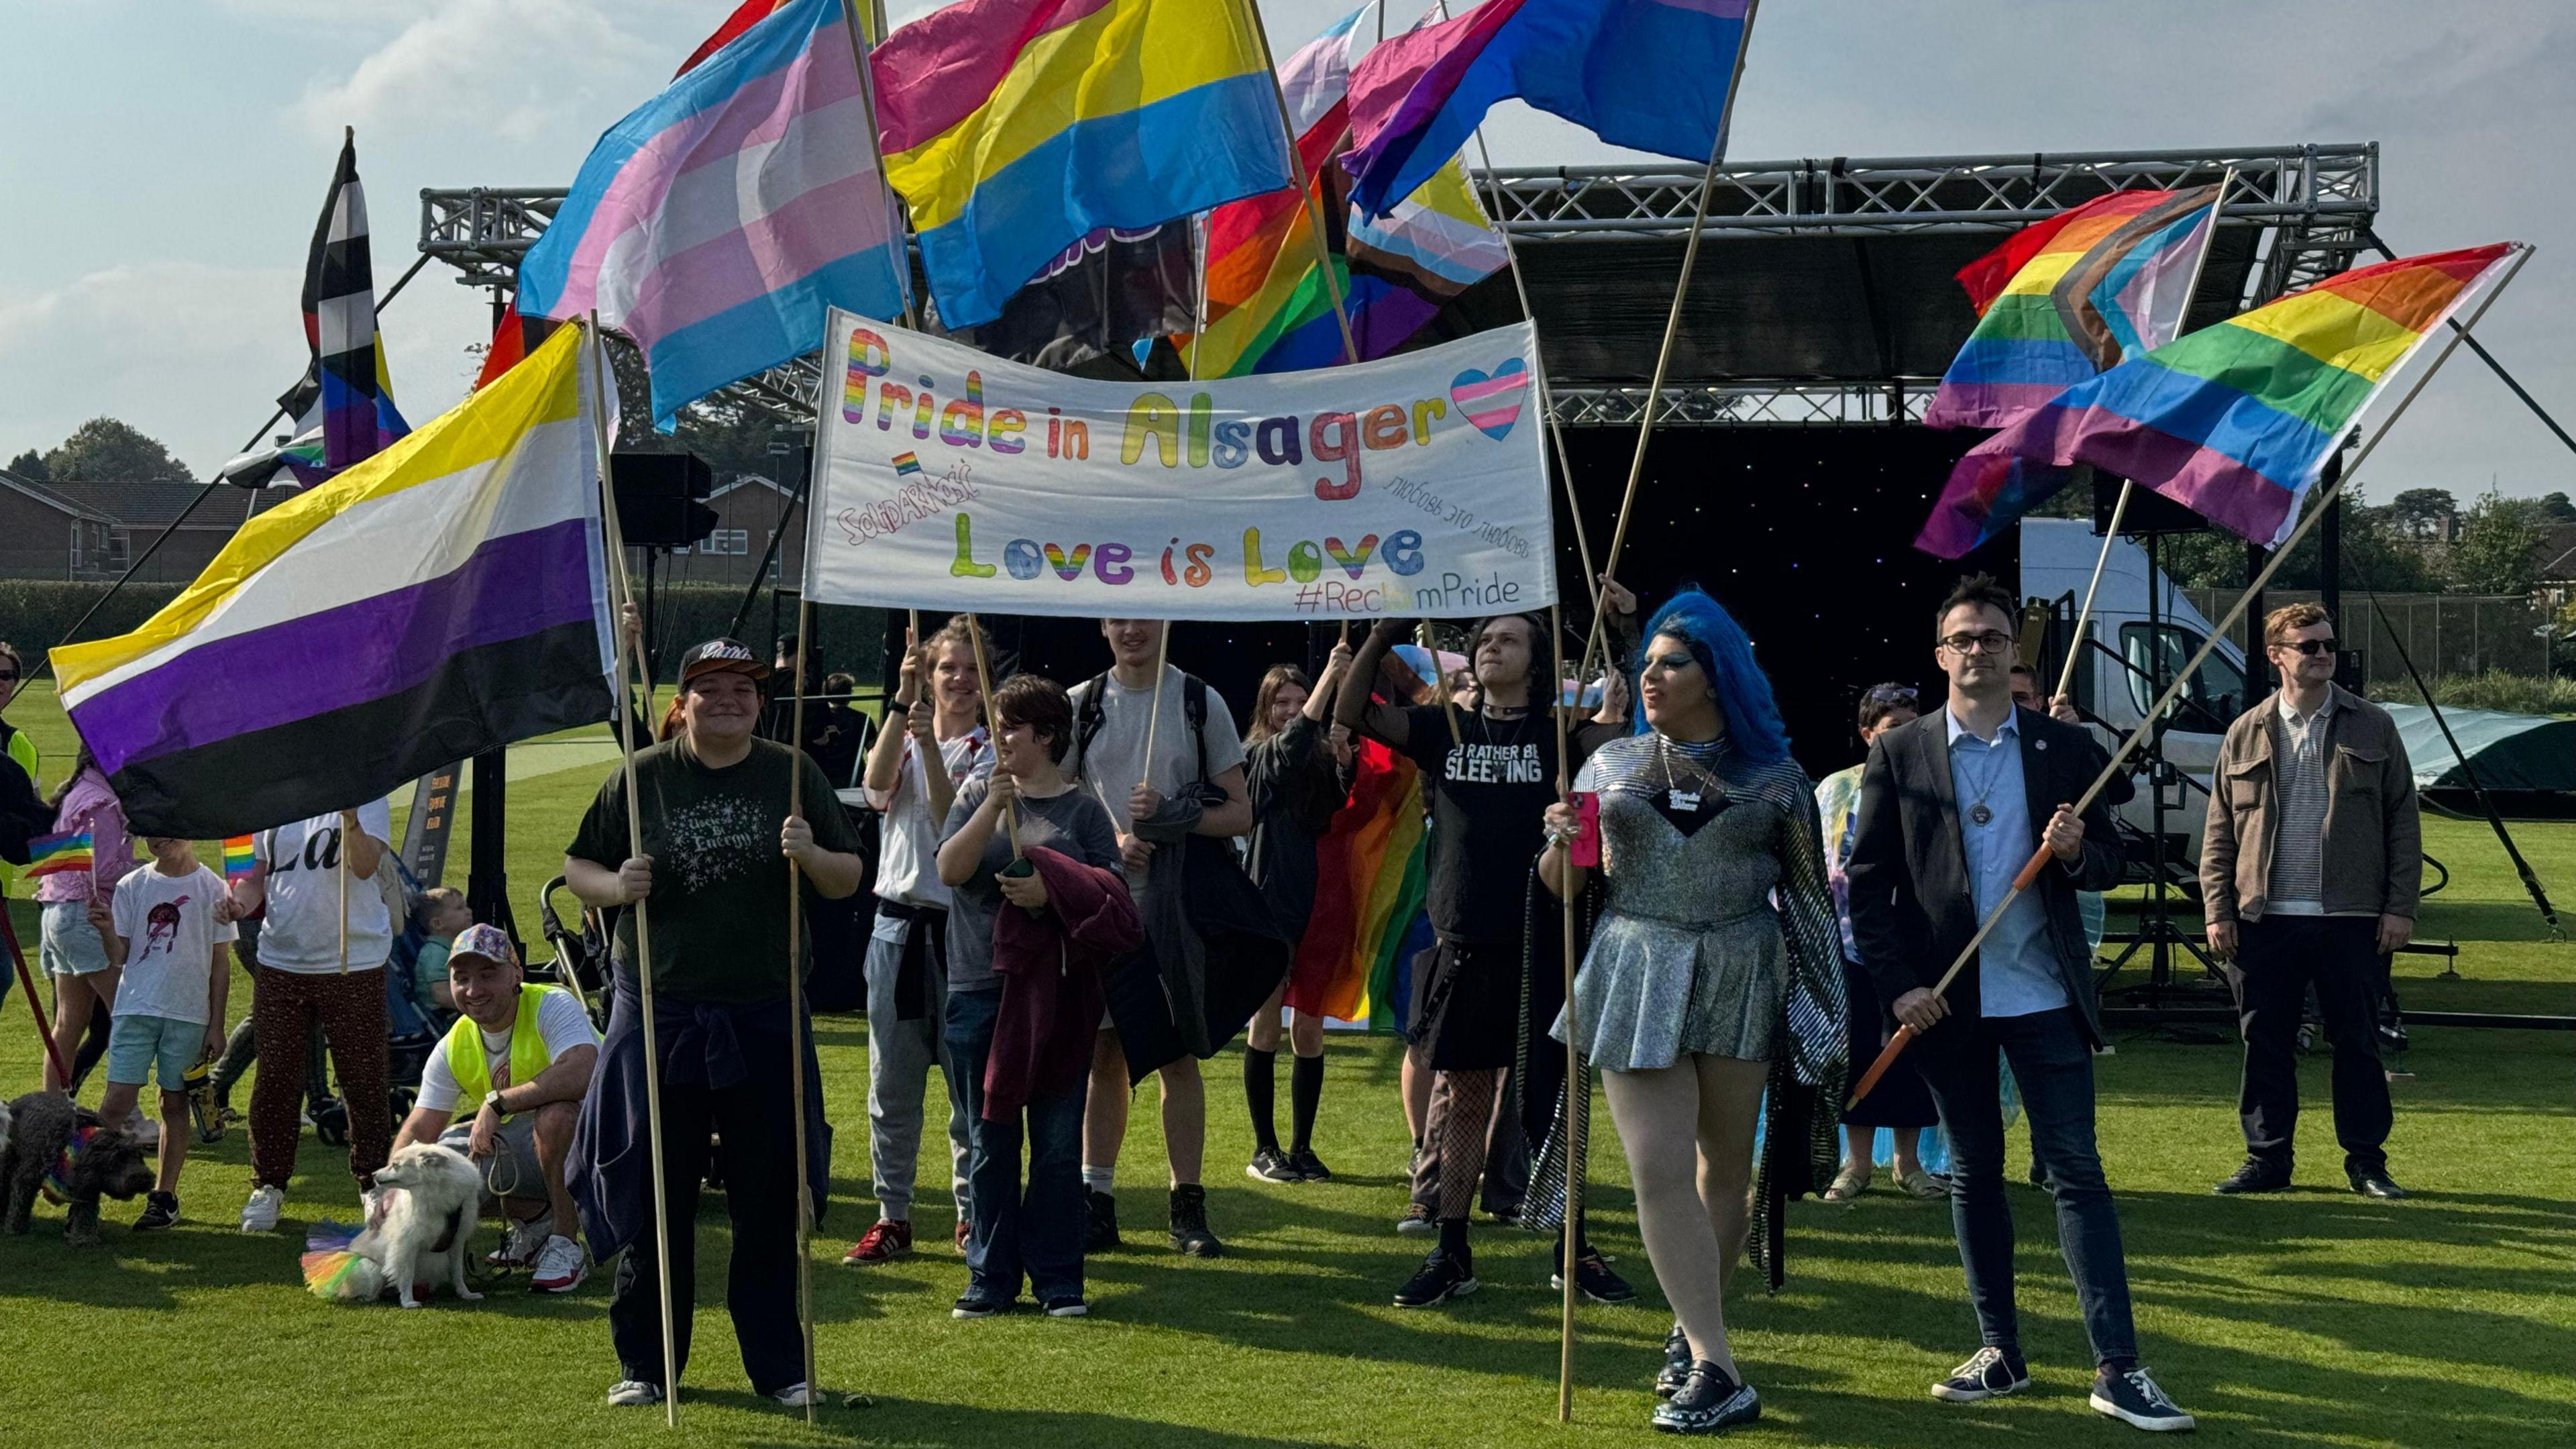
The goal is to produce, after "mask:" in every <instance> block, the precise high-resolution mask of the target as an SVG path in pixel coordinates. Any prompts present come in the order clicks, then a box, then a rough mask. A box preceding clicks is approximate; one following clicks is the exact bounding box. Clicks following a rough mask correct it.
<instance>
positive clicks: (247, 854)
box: [224, 835, 259, 880]
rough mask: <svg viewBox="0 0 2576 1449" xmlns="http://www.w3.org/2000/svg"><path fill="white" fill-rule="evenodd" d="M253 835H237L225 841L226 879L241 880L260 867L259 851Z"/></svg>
mask: <svg viewBox="0 0 2576 1449" xmlns="http://www.w3.org/2000/svg"><path fill="white" fill-rule="evenodd" d="M252 842H253V837H251V836H248V835H235V836H230V837H227V838H226V839H225V841H224V879H226V880H240V879H241V878H242V877H244V876H246V875H249V874H250V873H251V872H252V871H253V870H256V869H258V867H259V852H258V850H257V849H255V848H254V846H253V843H252Z"/></svg>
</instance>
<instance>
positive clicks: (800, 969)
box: [787, 480, 823, 1424]
mask: <svg viewBox="0 0 2576 1449" xmlns="http://www.w3.org/2000/svg"><path fill="white" fill-rule="evenodd" d="M805 486H806V488H807V489H808V490H811V489H812V487H813V486H814V485H813V483H812V482H811V480H808V481H807V483H806V485H805ZM806 512H807V516H808V517H809V518H810V517H811V516H812V512H813V511H812V510H811V509H808V510H806ZM806 531H807V538H806V543H805V546H806V549H807V551H808V552H807V555H806V556H807V557H808V558H810V557H812V552H811V551H812V549H813V546H814V544H813V538H812V526H811V524H810V523H809V524H808V526H807V530H806ZM813 619H814V601H813V600H812V599H811V598H810V597H808V596H807V594H806V591H805V590H804V589H802V588H800V589H798V590H797V592H796V667H795V673H794V674H792V675H790V676H789V686H788V687H789V688H791V689H794V690H795V691H796V698H795V699H794V701H793V702H791V703H790V704H789V705H788V707H787V715H788V720H789V724H788V729H787V813H788V815H789V816H790V817H791V818H793V817H798V816H802V815H803V814H804V813H805V811H804V805H805V798H804V797H805V635H806V632H807V630H808V629H809V628H811V627H812V624H813ZM804 884H805V872H804V869H803V868H802V867H801V866H799V865H798V864H797V862H796V861H795V859H794V858H793V857H790V858H789V859H788V862H787V1070H788V1071H789V1072H790V1073H791V1076H790V1077H789V1081H790V1082H791V1083H792V1084H793V1085H792V1087H791V1089H790V1091H789V1093H788V1098H789V1102H790V1106H791V1109H792V1110H793V1111H794V1112H795V1114H796V1314H797V1317H798V1318H799V1319H800V1320H801V1321H802V1324H803V1327H804V1333H805V1422H806V1423H808V1424H811V1423H813V1422H814V1404H815V1401H816V1400H817V1399H818V1398H820V1397H821V1396H822V1392H823V1390H822V1386H821V1385H820V1384H817V1383H816V1382H815V1381H814V1183H813V1179H812V1177H811V1176H810V1173H811V1171H812V1168H811V1166H810V1165H809V1163H808V1162H807V1160H806V1156H805V1135H806V1134H805V902H804V900H803V894H804Z"/></svg>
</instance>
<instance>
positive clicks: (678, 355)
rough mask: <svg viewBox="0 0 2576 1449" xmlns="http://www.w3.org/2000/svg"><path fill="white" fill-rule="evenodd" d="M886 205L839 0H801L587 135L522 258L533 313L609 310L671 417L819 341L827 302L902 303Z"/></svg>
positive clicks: (854, 306)
mask: <svg viewBox="0 0 2576 1449" xmlns="http://www.w3.org/2000/svg"><path fill="white" fill-rule="evenodd" d="M737 15H739V13H738V12H737ZM728 24H730V22H728ZM710 39H711V40H712V39H713V37H710ZM890 212H891V208H890V207H889V206H888V204H887V197H886V193H885V189H884V181H883V180H882V178H881V177H880V176H879V174H878V171H877V163H876V154H875V150H874V148H872V147H871V146H869V144H868V96H867V87H866V86H865V85H863V84H862V83H861V81H860V75H859V63H858V52H857V50H856V49H855V47H854V44H853V41H852V37H851V34H850V27H849V23H848V20H847V18H846V12H845V10H844V6H843V0H792V3H791V4H788V5H786V6H783V7H780V8H779V9H777V10H775V11H773V12H772V13H770V14H768V15H766V16H759V17H755V19H754V23H753V24H751V25H750V26H749V27H748V28H747V29H745V30H744V31H743V32H742V33H741V34H740V35H739V36H736V37H734V38H732V39H730V40H729V41H725V42H722V43H719V44H718V46H717V48H716V49H715V51H714V52H713V53H712V55H710V56H709V57H708V58H707V59H706V60H704V61H703V62H702V63H700V64H699V65H697V66H696V67H695V68H693V69H690V70H687V71H685V72H684V73H683V74H682V75H681V76H680V77H679V78H678V79H677V80H674V81H672V82H671V83H670V84H669V85H668V86H665V87H664V88H663V89H662V92H661V93H660V94H659V95H656V96H655V97H653V98H652V99H651V100H649V101H646V102H645V103H644V104H643V105H641V106H639V107H637V108H636V109H635V110H634V111H633V112H632V113H630V114H629V115H628V116H627V117H626V118H625V119H624V120H622V121H619V122H618V123H617V124H616V125H615V126H612V127H610V128H609V130H608V131H607V133H606V134H604V135H602V136H601V137H600V138H599V141H598V143H597V144H595V145H594V146H592V147H591V151H590V155H589V156H588V157H587V158H586V159H584V160H583V162H582V163H581V170H580V171H579V172H578V173H576V174H575V175H574V177H573V183H572V190H571V193H570V194H569V195H567V196H566V197H565V198H564V200H563V206H562V209H561V210H559V211H557V212H556V213H555V219H554V223H553V224H552V225H551V226H549V227H547V228H546V231H545V235H543V236H541V237H539V238H537V242H536V244H535V245H534V246H532V247H530V248H529V249H528V254H527V257H526V258H525V259H524V260H523V261H521V262H520V264H519V292H518V298H517V305H518V310H519V314H520V316H521V317H523V318H537V317H547V318H553V319H556V320H558V321H562V320H568V319H571V318H574V317H579V316H581V315H583V314H584V313H586V312H590V311H594V310H596V311H597V312H598V313H599V320H600V323H601V324H602V325H603V326H607V327H612V328H616V329H618V330H619V331H622V332H624V333H625V334H626V335H627V336H629V337H632V338H634V339H635V343H636V345H637V346H638V347H641V348H643V349H644V361H645V365H646V367H647V368H648V369H649V370H650V371H651V373H652V376H653V420H654V422H655V424H656V425H657V426H660V427H662V428H664V429H665V430H668V429H669V428H671V427H672V426H673V425H674V423H673V419H674V418H675V417H676V416H677V415H678V413H679V410H680V409H681V408H682V407H684V406H686V405H688V404H689V403H691V402H693V401H695V400H696V399H698V398H701V397H704V396H705V395H706V394H708V393H710V392H713V391H715V390H716V389H717V388H720V387H723V386H725V385H727V384H728V383H733V382H739V381H741V380H742V379H743V378H746V377H749V376H751V375H752V374H753V373H756V372H759V371H761V370H762V369H764V368H769V367H774V366H776V365H778V364H779V363H782V362H785V361H787V360H788V359H790V358H792V357H795V356H797V355H798V354H800V353H805V352H811V351H813V350H814V349H815V348H817V347H820V346H822V344H823V314H824V312H825V311H826V310H827V308H829V307H835V306H837V307H843V308H847V309H848V310H850V311H853V312H861V313H865V314H867V315H868V316H871V317H890V316H894V315H897V314H899V313H900V312H901V311H902V310H903V289H904V282H905V278H904V277H902V276H900V275H898V274H897V272H896V270H895V257H896V254H897V253H898V252H899V250H900V248H897V247H894V246H892V245H890V238H891V237H892V232H893V227H894V219H893V217H892V215H891V214H890Z"/></svg>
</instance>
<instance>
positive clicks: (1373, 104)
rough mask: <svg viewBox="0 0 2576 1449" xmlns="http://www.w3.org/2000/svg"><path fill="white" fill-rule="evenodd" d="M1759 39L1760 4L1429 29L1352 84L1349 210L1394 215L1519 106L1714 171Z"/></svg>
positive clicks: (1563, 15)
mask: <svg viewBox="0 0 2576 1449" xmlns="http://www.w3.org/2000/svg"><path fill="white" fill-rule="evenodd" d="M1752 28H1753V4H1752V0H1484V3H1483V4H1481V5H1478V6H1477V7H1475V8H1474V9H1472V10H1463V11H1459V12H1458V13H1455V14H1453V15H1452V16H1451V17H1450V18H1449V19H1446V20H1443V21H1440V22H1438V23H1436V24H1432V25H1425V26H1422V27H1420V28H1418V29H1416V30H1414V31H1412V32H1410V33H1408V34H1406V35H1404V36H1402V37H1401V38H1399V39H1396V40H1390V41H1388V42H1387V43H1386V44H1384V45H1381V46H1379V47H1378V48H1377V49H1375V50H1373V51H1371V52H1369V56H1368V58H1367V59H1366V60H1364V61H1362V62H1360V65H1359V68H1358V70H1357V71H1355V72H1354V73H1353V75H1352V78H1351V140H1352V144H1353V145H1354V146H1355V147H1357V148H1358V149H1356V150H1354V151H1353V152H1352V153H1351V155H1350V157H1349V159H1348V160H1346V161H1345V162H1344V163H1343V164H1344V165H1345V166H1346V167H1348V168H1349V170H1350V173H1351V177H1352V180H1353V185H1352V187H1351V199H1352V200H1353V201H1354V202H1356V203H1358V205H1359V208H1360V210H1361V211H1362V212H1364V213H1366V214H1367V215H1370V216H1382V215H1384V214H1386V213H1387V212H1388V211H1390V210H1392V209H1393V208H1394V206H1395V203H1396V202H1397V201H1398V200H1400V199H1402V198H1403V197H1405V196H1408V195H1411V194H1412V192H1413V190H1414V188H1415V187H1418V186H1420V185H1421V184H1422V183H1423V182H1425V181H1427V180H1429V179H1430V178H1431V173H1432V172H1434V171H1437V170H1439V169H1440V166H1441V164H1442V163H1444V162H1446V161H1447V160H1448V159H1449V158H1450V157H1452V156H1455V155H1457V154H1458V148H1459V147H1461V146H1464V145H1465V144H1467V138H1468V137H1469V136H1471V135H1473V134H1474V133H1475V130H1476V127H1477V125H1478V123H1480V122H1482V121H1483V120H1484V118H1485V112H1486V111H1488V110H1490V109H1492V108H1493V106H1494V104H1495V103H1496V102H1497V101H1504V100H1510V99H1513V98H1518V99H1520V100H1523V101H1527V102H1528V103H1529V104H1531V105H1533V106H1536V107H1537V108H1538V109H1540V110H1542V111H1546V112H1548V113H1549V114H1550V115H1556V116H1562V117H1564V118H1565V119H1567V120H1569V121H1572V122H1574V123H1575V124H1576V125H1578V126H1581V127H1583V128H1584V129H1586V130H1588V131H1590V132H1592V133H1593V134H1594V135H1596V136H1599V137H1600V138H1601V139H1602V140H1604V141H1608V142H1610V143H1611V144H1612V145H1616V146H1634V147H1636V148H1637V149H1638V150H1640V151H1653V152H1656V153H1658V154H1660V155H1665V156H1678V157H1681V158H1683V159H1684V160H1689V161H1706V160H1707V159H1708V157H1709V154H1710V153H1711V152H1712V151H1715V150H1717V149H1719V140H1718V138H1719V135H1720V133H1721V132H1723V131H1724V130H1725V129H1726V117H1727V107H1728V104H1729V102H1730V100H1731V99H1732V97H1733V95H1734V88H1735V73H1736V69H1737V64H1738V61H1739V60H1740V59H1741V57H1742V55H1743V52H1744V43H1745V40H1746V38H1747V37H1748V36H1749V35H1750V34H1751V32H1752Z"/></svg>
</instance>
